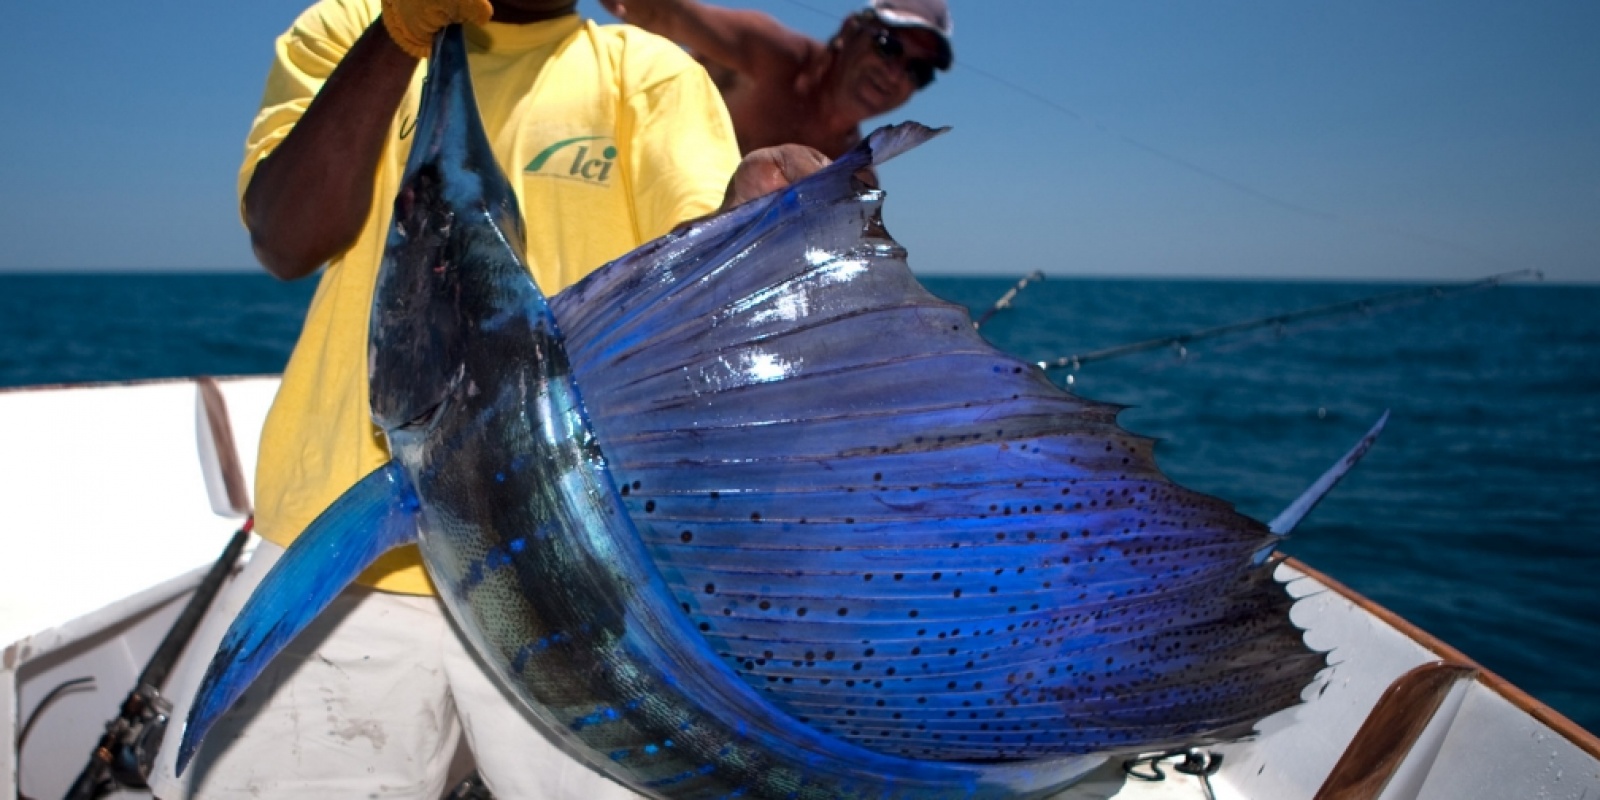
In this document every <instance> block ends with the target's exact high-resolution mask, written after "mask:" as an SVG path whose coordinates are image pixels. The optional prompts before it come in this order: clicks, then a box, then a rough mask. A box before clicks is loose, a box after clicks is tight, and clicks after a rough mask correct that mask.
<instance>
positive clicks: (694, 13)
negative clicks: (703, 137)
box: [600, 0, 811, 75]
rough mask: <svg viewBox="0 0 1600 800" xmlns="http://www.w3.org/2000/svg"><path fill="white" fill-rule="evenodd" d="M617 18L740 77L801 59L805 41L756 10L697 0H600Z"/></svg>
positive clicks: (809, 42) (806, 39)
mask: <svg viewBox="0 0 1600 800" xmlns="http://www.w3.org/2000/svg"><path fill="white" fill-rule="evenodd" d="M600 4H601V5H603V6H605V7H606V10H607V11H610V12H611V13H612V14H615V15H616V16H617V18H618V19H620V20H622V21H624V22H627V23H629V24H631V25H637V26H638V27H640V28H643V29H645V30H647V31H650V32H651V33H654V34H657V35H659V36H663V37H665V38H667V39H671V40H672V41H674V42H677V43H678V44H680V45H683V46H684V47H686V48H688V49H689V50H690V51H691V52H692V53H694V55H695V56H696V57H699V58H703V59H705V60H707V61H710V62H712V63H715V64H719V65H722V66H724V67H727V68H729V69H732V70H733V71H735V72H739V73H742V74H745V75H752V74H760V73H762V72H766V71H768V70H773V69H781V68H782V67H781V65H782V64H785V63H788V64H791V65H792V64H796V63H799V62H800V61H802V60H803V59H804V57H805V53H806V50H807V48H808V47H809V45H810V44H811V40H810V39H808V38H806V37H805V36H802V35H801V34H799V33H796V32H794V31H792V30H790V29H789V28H786V27H784V26H783V25H782V24H781V23H779V22H778V21H777V20H775V19H773V18H772V17H770V16H768V15H766V14H763V13H760V12H758V11H747V10H742V9H727V8H720V7H718V6H711V5H706V4H705V3H701V2H698V0H600Z"/></svg>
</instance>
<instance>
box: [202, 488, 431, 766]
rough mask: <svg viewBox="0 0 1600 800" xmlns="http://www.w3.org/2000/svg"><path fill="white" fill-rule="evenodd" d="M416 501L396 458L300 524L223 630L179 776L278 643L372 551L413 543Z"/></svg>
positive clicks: (336, 591)
mask: <svg viewBox="0 0 1600 800" xmlns="http://www.w3.org/2000/svg"><path fill="white" fill-rule="evenodd" d="M416 511H417V501H416V496H415V494H414V493H413V491H412V489H411V485H410V482H409V481H408V480H407V479H406V477H405V473H404V472H402V471H401V470H400V469H399V467H397V466H396V465H395V464H394V462H390V463H388V464H385V465H384V466H383V467H380V468H378V469H377V470H374V471H373V472H372V473H371V474H369V475H367V477H365V478H363V479H362V480H361V481H360V482H359V483H357V484H356V485H355V486H353V487H351V488H350V490H349V491H347V492H345V493H344V494H343V495H341V496H340V497H339V499H338V500H336V501H334V504H333V505H331V506H329V507H328V509H327V510H326V511H324V512H322V514H321V515H320V516H318V517H317V519H316V520H315V521H314V522H312V523H311V525H310V526H309V527H308V528H306V530H305V532H304V533H302V534H301V535H300V537H299V538H298V539H296V540H295V541H294V543H293V544H292V545H290V546H289V549H288V550H287V551H285V552H284V554H283V557H282V558H281V559H280V560H279V561H278V563H277V564H274V565H273V567H272V569H271V571H269V572H268V573H267V575H266V577H265V578H263V579H262V581H261V583H260V584H259V585H258V586H257V587H256V589H255V592H254V593H253V594H251V596H250V599H249V600H248V601H247V602H246V603H245V605H244V608H242V609H240V611H239V615H238V617H236V618H235V619H234V621H233V624H232V625H231V626H229V628H228V632H227V633H226V634H224V635H223V638H222V644H221V645H220V646H219V647H218V648H217V654H216V655H215V656H214V657H212V659H211V665H210V666H209V667H208V668H207V669H206V674H205V678H204V679H203V680H202V681H201V684H200V689H199V690H198V691H196V693H195V698H194V704H193V705H192V706H191V707H190V709H189V719H188V722H187V723H186V724H185V725H184V730H183V741H182V743H181V744H180V745H179V749H178V758H177V764H176V765H177V773H178V774H179V775H182V774H183V771H184V770H185V769H186V768H187V767H188V765H189V761H190V760H191V759H193V758H194V755H195V752H196V751H197V750H198V749H199V747H200V743H201V741H202V740H203V739H204V738H205V735H206V732H207V731H209V730H210V729H211V727H212V725H214V724H215V723H216V721H217V719H218V718H219V717H221V716H222V714H223V713H224V712H226V711H227V710H228V708H229V707H231V706H232V705H233V703H234V702H235V701H236V700H238V699H239V696H240V695H242V694H244V690H245V689H246V688H247V687H249V685H250V683H251V681H254V680H255V679H256V676H258V675H260V674H261V671H262V670H263V669H265V668H266V666H267V664H268V663H270V662H271V661H272V658H273V656H276V655H277V654H278V653H279V652H280V651H281V650H283V648H284V646H285V645H287V644H288V643H289V642H290V640H292V639H293V638H294V637H295V635H296V634H298V633H300V631H302V630H304V629H305V627H306V625H307V624H309V623H310V622H311V620H312V619H314V618H315V617H316V616H317V615H318V614H320V613H322V610H323V609H325V608H327V607H328V604H329V603H331V602H333V598H334V597H335V596H337V595H338V594H339V592H341V591H343V590H344V588H345V586H347V585H349V583H350V581H352V580H354V579H355V577H356V576H357V575H359V574H361V571H362V570H364V569H366V568H367V567H368V566H370V565H371V564H372V562H373V561H374V560H375V559H377V557H378V556H380V555H382V554H384V553H386V552H388V551H389V550H391V549H393V548H395V547H398V546H400V545H402V544H408V543H411V542H415V541H416V538H417V523H416Z"/></svg>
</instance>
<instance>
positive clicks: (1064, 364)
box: [1037, 269, 1544, 383]
mask: <svg viewBox="0 0 1600 800" xmlns="http://www.w3.org/2000/svg"><path fill="white" fill-rule="evenodd" d="M1524 277H1531V278H1534V279H1535V280H1538V279H1541V278H1543V277H1544V276H1543V274H1542V273H1540V272H1539V271H1538V270H1533V269H1523V270H1517V271H1515V272H1502V273H1499V274H1496V275H1490V276H1488V277H1486V278H1480V279H1478V280H1476V281H1472V282H1470V283H1465V284H1436V285H1433V286H1423V287H1419V288H1413V289H1402V290H1400V291H1397V292H1386V293H1383V294H1378V295H1372V296H1369V297H1362V298H1358V299H1356V300H1346V301H1344V302H1340V303H1330V304H1328V305H1322V306H1315V307H1312V308H1305V309H1300V310H1298V311H1290V312H1288V313H1285V314H1274V315H1272V316H1270V317H1259V318H1257V319H1250V320H1245V321H1243V322H1233V323H1229V324H1227V325H1218V326H1215V327H1211V328H1201V329H1199V330H1195V331H1189V332H1188V333H1180V334H1175V335H1170V336H1159V337H1156V338H1154V339H1144V340H1141V341H1137V342H1130V343H1128V344H1120V345H1116V346H1114V347H1106V348H1102V349H1100V350H1093V351H1090V352H1088V353H1081V354H1075V355H1070V356H1062V357H1060V358H1056V359H1051V360H1048V361H1039V362H1037V364H1038V365H1039V367H1040V368H1042V369H1045V370H1051V369H1069V370H1072V371H1073V372H1076V371H1077V370H1079V369H1081V368H1082V367H1083V365H1084V364H1090V363H1094V362H1100V361H1110V360H1113V359H1117V358H1123V357H1126V356H1131V355H1134V354H1137V353H1144V352H1148V351H1150V350H1158V349H1163V348H1171V349H1172V350H1174V351H1176V352H1177V353H1178V354H1179V356H1180V357H1185V358H1186V357H1187V356H1188V346H1189V345H1190V344H1193V343H1194V342H1199V341H1204V340H1206V339H1214V338H1217V337H1220V336H1228V335H1232V334H1239V333H1246V332H1250V331H1255V330H1260V329H1262V328H1269V327H1271V328H1276V329H1278V330H1279V331H1287V330H1288V327H1289V326H1290V325H1295V324H1297V323H1301V322H1304V321H1306V320H1311V319H1317V318H1320V317H1333V316H1339V315H1344V314H1376V313H1379V312H1382V311H1392V310H1394V309H1396V308H1402V307H1405V306H1406V305H1414V304H1417V303H1421V302H1429V301H1432V300H1439V299H1443V298H1445V297H1449V296H1452V295H1456V294H1462V293H1464V292H1470V291H1474V290H1477V289H1488V288H1492V287H1495V286H1499V285H1500V284H1502V283H1504V282H1506V281H1510V280H1516V279H1517V278H1524ZM1067 382H1068V383H1071V382H1072V376H1071V375H1070V374H1069V375H1068V378H1067Z"/></svg>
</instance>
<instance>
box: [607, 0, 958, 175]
mask: <svg viewBox="0 0 1600 800" xmlns="http://www.w3.org/2000/svg"><path fill="white" fill-rule="evenodd" d="M600 3H601V5H603V6H605V7H606V9H607V10H609V11H610V12H611V13H612V14H615V15H616V16H617V18H618V19H621V20H623V21H625V22H629V23H632V24H634V25H637V26H639V27H641V28H644V29H645V30H648V31H650V32H652V33H656V34H660V35H661V36H665V37H666V38H668V39H671V40H672V41H674V42H677V43H678V44H680V45H683V46H684V47H686V48H688V50H689V51H690V52H691V53H693V54H694V55H695V57H696V58H698V59H699V60H700V62H701V63H702V64H704V65H705V66H706V70H707V71H708V72H709V73H710V74H711V79H712V80H713V81H714V82H715V83H716V84H717V87H718V88H719V89H721V90H722V99H723V101H724V102H726V103H727V105H728V114H729V116H731V117H732V119H733V129H734V134H735V135H736V136H737V137H738V141H739V150H740V152H742V153H749V152H750V151H752V150H757V149H760V148H762V147H768V146H771V145H778V144H785V143H791V142H797V143H799V144H804V145H809V146H811V147H814V148H816V149H817V150H820V151H822V152H823V153H824V154H826V155H827V156H828V157H829V158H837V157H839V155H840V154H841V153H843V152H845V151H846V150H848V149H850V147H851V146H852V145H854V144H855V143H856V142H858V141H860V140H861V123H862V121H863V120H866V119H868V118H870V117H875V116H877V115H879V114H885V113H888V112H890V111H893V110H894V109H896V108H899V107H900V106H901V105H904V104H905V102H906V101H907V100H909V99H911V95H912V94H913V93H914V92H916V91H917V90H918V89H921V88H923V87H925V86H927V85H928V84H930V83H932V82H933V77H934V71H935V70H948V69H949V68H950V64H951V62H952V59H953V53H952V51H951V48H950V36H951V32H952V30H953V28H952V25H951V21H950V9H949V8H948V7H947V6H946V5H945V0H872V1H871V2H870V3H869V4H868V6H867V8H865V9H863V10H861V11H859V12H857V13H855V14H851V15H850V16H849V17H846V18H845V20H844V23H843V24H842V25H841V26H840V27H839V32H838V33H836V34H834V36H833V39H832V40H830V41H828V42H826V43H824V42H819V41H817V40H815V39H812V38H810V37H808V36H805V35H803V34H800V33H798V32H796V31H793V30H791V29H789V28H787V27H784V26H783V24H781V23H779V22H778V21H777V20H775V19H773V18H772V17H770V16H768V15H766V14H763V13H761V12H758V11H750V10H743V9H728V8H720V7H717V6H711V5H706V4H705V3H701V2H698V0H600Z"/></svg>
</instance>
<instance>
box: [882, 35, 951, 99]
mask: <svg viewBox="0 0 1600 800" xmlns="http://www.w3.org/2000/svg"><path fill="white" fill-rule="evenodd" d="M872 49H873V50H874V51H876V52H877V54H878V56H879V57H881V58H883V59H884V60H886V61H897V62H899V63H900V66H901V67H902V68H904V69H905V71H906V74H907V75H910V76H911V83H912V84H913V85H915V86H916V87H917V88H918V89H923V88H926V87H927V85H928V84H930V83H933V71H934V70H935V69H937V67H936V66H935V65H934V62H933V61H932V60H931V59H927V58H906V46H905V44H904V43H903V42H901V41H900V38H899V37H897V36H895V35H894V34H893V33H892V32H890V30H889V29H888V28H879V29H878V31H877V33H875V34H873V36H872Z"/></svg>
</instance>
